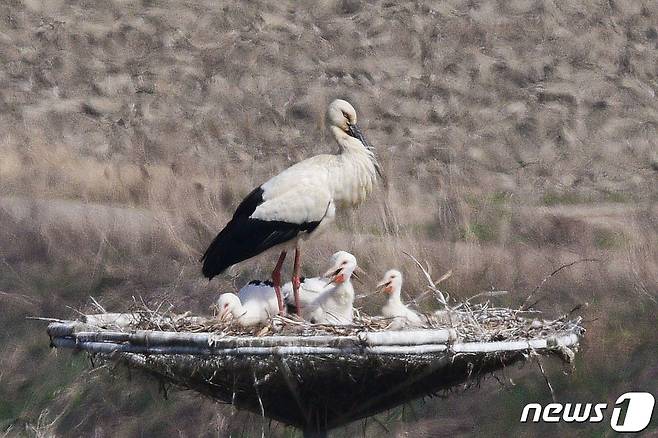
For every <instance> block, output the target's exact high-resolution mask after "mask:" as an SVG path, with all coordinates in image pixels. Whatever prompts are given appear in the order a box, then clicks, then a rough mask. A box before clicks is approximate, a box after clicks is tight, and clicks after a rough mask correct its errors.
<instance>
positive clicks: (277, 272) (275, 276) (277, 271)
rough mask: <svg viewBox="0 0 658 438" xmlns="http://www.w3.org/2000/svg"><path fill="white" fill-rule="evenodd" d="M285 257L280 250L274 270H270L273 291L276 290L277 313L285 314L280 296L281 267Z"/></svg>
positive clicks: (283, 252)
mask: <svg viewBox="0 0 658 438" xmlns="http://www.w3.org/2000/svg"><path fill="white" fill-rule="evenodd" d="M285 259H286V252H285V251H281V254H280V255H279V261H277V262H276V266H275V267H274V271H272V282H273V283H274V292H276V301H277V304H278V305H279V313H280V314H281V315H285V313H286V307H285V306H284V305H283V297H282V296H281V267H282V266H283V262H284V260H285Z"/></svg>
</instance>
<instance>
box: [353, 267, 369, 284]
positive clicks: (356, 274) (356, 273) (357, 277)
mask: <svg viewBox="0 0 658 438" xmlns="http://www.w3.org/2000/svg"><path fill="white" fill-rule="evenodd" d="M361 275H366V271H364V270H363V269H361V268H359V267H358V266H357V267H356V268H354V272H352V278H354V279H355V280H356V281H358V282H359V283H361V284H363V280H361Z"/></svg>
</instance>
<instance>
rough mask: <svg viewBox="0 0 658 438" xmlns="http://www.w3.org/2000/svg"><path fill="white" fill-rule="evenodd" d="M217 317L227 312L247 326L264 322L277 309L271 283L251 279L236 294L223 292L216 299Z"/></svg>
mask: <svg viewBox="0 0 658 438" xmlns="http://www.w3.org/2000/svg"><path fill="white" fill-rule="evenodd" d="M217 308H218V309H219V315H218V316H219V318H220V319H224V318H226V317H227V316H228V315H229V314H230V315H232V316H233V318H234V319H235V320H236V321H237V322H238V324H240V325H242V326H245V327H249V326H253V325H258V324H264V323H266V322H267V321H268V320H269V319H270V318H271V317H272V316H274V315H276V314H277V313H278V311H279V306H278V303H277V298H276V294H275V292H274V288H273V287H272V285H271V283H266V282H260V281H252V282H249V284H246V285H245V286H243V287H242V289H240V291H239V292H238V295H235V294H233V293H225V294H222V295H220V297H219V299H218V300H217Z"/></svg>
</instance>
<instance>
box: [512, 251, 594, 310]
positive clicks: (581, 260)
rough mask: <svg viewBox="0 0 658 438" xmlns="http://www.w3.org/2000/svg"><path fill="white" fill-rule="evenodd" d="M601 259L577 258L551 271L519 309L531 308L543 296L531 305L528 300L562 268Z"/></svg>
mask: <svg viewBox="0 0 658 438" xmlns="http://www.w3.org/2000/svg"><path fill="white" fill-rule="evenodd" d="M600 261H601V260H600V259H578V260H575V261H573V262H571V263H565V264H564V265H562V266H560V267H559V268H557V269H556V270H554V271H553V272H551V273H550V274H549V275H547V276H546V277H544V279H543V280H542V281H541V282H540V283H539V284H538V285H537V286H536V287H535V288H534V289H533V291H532V292H531V293H530V295H528V297H527V298H526V299H525V301H523V304H521V307H519V310H527V309H528V308H530V307H532V306H534V305H535V304H537V303H538V302H539V301H540V300H541V299H542V298H540V299H538V300H537V301H535V302H534V303H532V304H530V305H528V301H530V298H532V297H533V296H534V295H535V294H536V293H537V292H538V291H539V289H541V287H542V286H543V285H544V283H546V282H547V281H548V279H549V278H551V277H553V276H554V275H556V274H557V273H558V272H560V271H561V270H563V269H566V268H569V267H571V266H573V265H575V264H578V263H583V262H600Z"/></svg>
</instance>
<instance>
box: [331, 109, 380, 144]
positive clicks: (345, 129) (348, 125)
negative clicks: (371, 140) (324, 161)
mask: <svg viewBox="0 0 658 438" xmlns="http://www.w3.org/2000/svg"><path fill="white" fill-rule="evenodd" d="M327 119H328V120H329V125H330V126H331V131H332V132H333V134H334V136H335V137H336V140H337V141H338V144H339V145H340V146H341V147H342V148H345V147H350V146H355V147H358V146H361V147H365V148H367V149H371V147H370V145H369V144H368V142H367V141H366V139H365V137H364V136H363V134H362V133H361V130H360V129H359V127H358V125H357V124H356V111H355V110H354V107H353V106H352V105H350V103H349V102H347V101H346V100H342V99H336V100H334V101H333V102H331V104H330V105H329V110H328V111H327Z"/></svg>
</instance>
